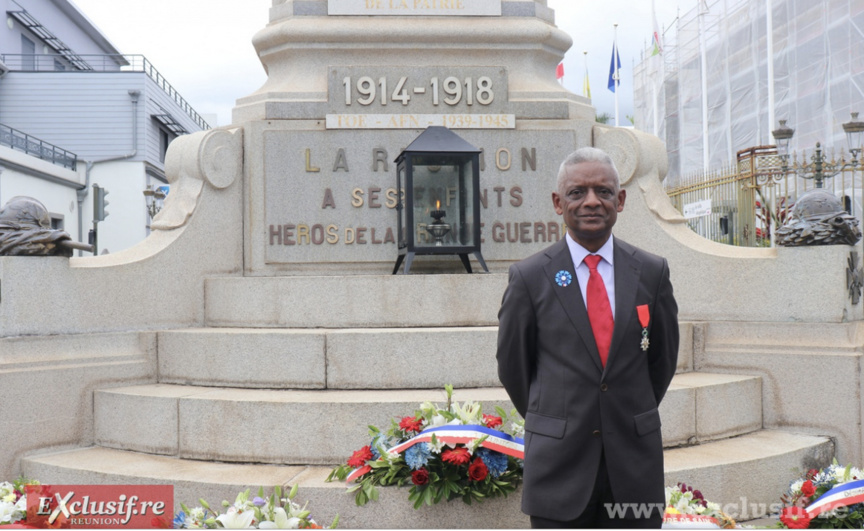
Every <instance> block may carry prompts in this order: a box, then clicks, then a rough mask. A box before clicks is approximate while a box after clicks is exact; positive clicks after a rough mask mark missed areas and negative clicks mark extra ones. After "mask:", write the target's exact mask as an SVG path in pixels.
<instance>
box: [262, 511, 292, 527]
mask: <svg viewBox="0 0 864 531" xmlns="http://www.w3.org/2000/svg"><path fill="white" fill-rule="evenodd" d="M299 527H300V519H299V518H294V517H291V518H289V517H288V513H286V512H285V509H283V508H281V507H276V508H274V509H273V521H272V522H271V521H264V522H261V523H259V524H258V528H259V529H299Z"/></svg>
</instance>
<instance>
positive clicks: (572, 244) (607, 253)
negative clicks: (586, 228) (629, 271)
mask: <svg viewBox="0 0 864 531" xmlns="http://www.w3.org/2000/svg"><path fill="white" fill-rule="evenodd" d="M565 238H566V239H567V247H568V248H569V249H570V256H571V258H573V267H574V268H577V267H579V265H580V264H581V263H582V260H584V259H585V257H586V256H588V255H589V254H596V255H600V256H601V257H603V260H606V261H607V262H609V265H611V266H614V265H615V262H614V261H613V258H612V257H613V255H614V254H615V253H614V246H613V239H614V238H613V236H612V235H611V234H610V235H609V239H608V240H606V243H604V244H603V247H601V248H600V249H599V250H598V251H597V252H596V253H591V252H589V251H588V249H586V248H584V247H582V246H581V245H579V244H578V243H577V242H576V240H574V239H573V238H572V237H571V236H570V233H569V232H567V233H566V236H565Z"/></svg>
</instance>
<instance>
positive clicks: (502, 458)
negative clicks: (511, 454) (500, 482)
mask: <svg viewBox="0 0 864 531" xmlns="http://www.w3.org/2000/svg"><path fill="white" fill-rule="evenodd" d="M477 455H479V456H480V459H482V460H483V464H485V465H486V468H488V469H489V473H490V474H492V477H493V478H497V477H498V476H500V475H501V474H503V473H504V472H506V471H507V463H508V460H507V456H506V455H504V454H502V453H501V452H496V451H495V450H490V449H488V448H478V449H477Z"/></svg>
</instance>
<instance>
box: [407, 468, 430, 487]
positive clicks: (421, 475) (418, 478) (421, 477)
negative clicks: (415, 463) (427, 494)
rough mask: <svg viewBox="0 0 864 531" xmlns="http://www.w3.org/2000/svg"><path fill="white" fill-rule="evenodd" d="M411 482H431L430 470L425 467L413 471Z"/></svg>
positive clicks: (422, 483)
mask: <svg viewBox="0 0 864 531" xmlns="http://www.w3.org/2000/svg"><path fill="white" fill-rule="evenodd" d="M411 483H414V484H415V485H425V484H427V483H429V471H428V470H426V469H425V468H421V469H420V470H415V471H414V472H411Z"/></svg>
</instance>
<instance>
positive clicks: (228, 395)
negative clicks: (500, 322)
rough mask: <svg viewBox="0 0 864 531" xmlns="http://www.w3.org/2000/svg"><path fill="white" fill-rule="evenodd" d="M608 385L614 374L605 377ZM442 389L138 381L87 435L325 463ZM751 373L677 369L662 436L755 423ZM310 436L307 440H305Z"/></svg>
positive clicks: (463, 394) (678, 439)
mask: <svg viewBox="0 0 864 531" xmlns="http://www.w3.org/2000/svg"><path fill="white" fill-rule="evenodd" d="M610 389H611V391H612V392H614V383H610ZM454 399H455V400H458V401H460V402H464V401H468V400H470V401H480V402H482V403H483V404H484V406H485V407H486V409H487V410H488V412H490V413H491V412H493V411H494V410H493V409H492V408H493V407H494V406H495V405H499V406H501V407H503V408H504V409H505V410H507V411H510V410H511V409H512V405H511V404H510V402H509V399H508V397H507V395H506V393H505V392H504V390H503V389H502V388H480V389H457V391H456V392H455V395H454ZM426 400H430V401H433V402H436V403H438V404H439V405H442V406H443V404H444V403H445V401H446V397H445V394H444V391H443V390H440V389H433V390H386V391H380V390H376V391H370V390H355V391H340V390H317V391H302V390H301V391H297V390H291V391H289V390H252V389H228V388H206V387H193V386H178V385H166V384H155V385H139V386H131V387H121V388H115V389H102V390H99V391H96V393H95V397H94V404H95V413H94V417H95V441H96V443H97V444H99V445H102V446H106V447H111V448H117V449H123V450H134V451H140V452H146V453H154V454H163V455H176V456H180V457H187V458H192V459H215V460H219V461H230V462H264V463H300V464H334V463H339V462H341V461H343V460H344V459H346V458H347V457H348V456H350V455H351V452H353V451H354V450H356V449H357V448H359V447H360V446H362V445H363V444H365V438H366V436H367V431H368V430H367V426H368V425H370V424H372V425H375V426H378V427H380V428H382V429H383V428H385V427H387V426H389V425H390V420H391V419H393V418H398V417H401V416H404V415H408V414H410V413H411V412H413V411H414V410H415V409H417V408H418V407H419V405H420V403H421V402H423V401H426ZM760 403H761V381H760V379H759V378H753V377H746V376H734V375H711V374H699V373H689V374H679V375H677V376H676V377H675V379H674V380H673V383H672V386H671V388H670V389H669V392H668V393H667V396H666V398H665V399H664V400H663V403H662V404H661V407H660V412H661V417H662V418H663V427H662V430H663V436H664V440H665V441H666V445H667V446H677V445H681V444H685V443H692V442H696V441H705V440H711V439H715V438H719V437H728V436H731V435H737V434H740V433H746V432H748V431H753V430H756V429H759V428H761V426H762V417H761V414H762V410H761V405H760ZM310 441H315V443H314V444H311V443H310Z"/></svg>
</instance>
